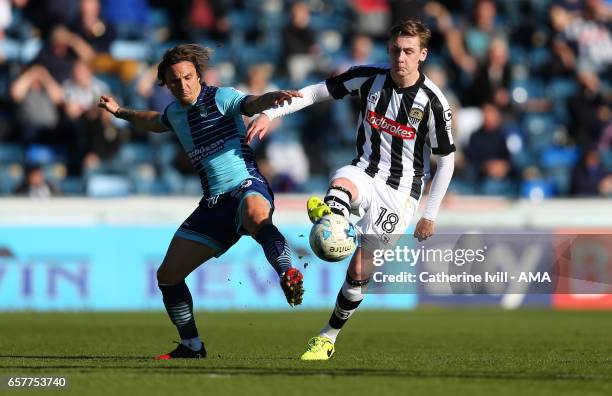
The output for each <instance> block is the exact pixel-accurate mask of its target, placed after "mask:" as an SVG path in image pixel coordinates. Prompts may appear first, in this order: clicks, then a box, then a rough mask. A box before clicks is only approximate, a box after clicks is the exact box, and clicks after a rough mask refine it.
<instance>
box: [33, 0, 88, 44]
mask: <svg viewBox="0 0 612 396" xmlns="http://www.w3.org/2000/svg"><path fill="white" fill-rule="evenodd" d="M26 3H27V4H26V5H25V8H24V14H25V17H26V19H27V20H29V21H30V22H32V23H33V24H34V26H36V27H37V28H38V29H40V30H41V33H42V36H43V37H47V36H48V35H49V33H50V32H51V31H52V30H53V29H54V27H55V26H57V25H62V26H69V25H70V24H72V23H74V22H75V21H76V20H77V19H78V18H79V3H80V0H44V1H41V0H27V1H26Z"/></svg>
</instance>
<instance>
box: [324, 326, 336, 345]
mask: <svg viewBox="0 0 612 396" xmlns="http://www.w3.org/2000/svg"><path fill="white" fill-rule="evenodd" d="M338 333H340V329H334V328H333V327H331V326H330V325H329V324H327V325H326V326H325V327H323V328H322V329H321V331H320V332H319V335H320V336H321V337H325V338H329V339H330V340H331V342H332V344H335V343H336V337H338Z"/></svg>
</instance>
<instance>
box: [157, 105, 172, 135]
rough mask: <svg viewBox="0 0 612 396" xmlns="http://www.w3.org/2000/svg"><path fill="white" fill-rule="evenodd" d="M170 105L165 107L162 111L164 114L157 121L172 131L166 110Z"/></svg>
mask: <svg viewBox="0 0 612 396" xmlns="http://www.w3.org/2000/svg"><path fill="white" fill-rule="evenodd" d="M171 105H172V103H170V104H169V105H168V106H166V108H165V109H164V112H163V113H162V114H161V116H160V117H159V120H160V121H161V123H162V124H164V125H165V126H167V127H168V129H169V130H171V131H174V128H172V124H171V123H170V120H169V119H168V108H170V106H171Z"/></svg>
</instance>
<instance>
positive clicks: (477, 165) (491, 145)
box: [466, 103, 512, 181]
mask: <svg viewBox="0 0 612 396" xmlns="http://www.w3.org/2000/svg"><path fill="white" fill-rule="evenodd" d="M482 113H483V125H482V128H480V129H479V130H477V131H476V132H474V133H473V134H472V136H470V143H469V145H468V148H467V151H466V154H467V157H468V159H469V161H470V163H471V166H472V168H473V169H474V171H475V173H476V177H477V180H479V181H482V180H484V179H486V178H490V179H494V180H503V179H506V178H507V177H508V176H509V173H510V171H511V168H512V165H511V163H510V152H509V151H508V147H507V145H506V138H505V136H504V133H503V131H502V128H501V126H502V116H501V113H500V111H499V109H498V108H497V107H496V106H495V105H494V104H491V103H485V104H483V105H482Z"/></svg>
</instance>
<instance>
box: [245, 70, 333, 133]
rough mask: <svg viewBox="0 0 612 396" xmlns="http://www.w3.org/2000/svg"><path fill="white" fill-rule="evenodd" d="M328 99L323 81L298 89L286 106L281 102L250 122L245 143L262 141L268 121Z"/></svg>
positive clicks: (268, 124)
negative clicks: (255, 139)
mask: <svg viewBox="0 0 612 396" xmlns="http://www.w3.org/2000/svg"><path fill="white" fill-rule="evenodd" d="M290 92H295V91H290ZM329 98H331V94H330V92H329V90H328V89H327V85H326V84H325V82H323V81H322V82H320V83H318V84H314V85H308V86H307V87H304V88H302V89H300V90H299V91H298V95H295V96H294V97H293V98H292V99H290V100H288V101H287V103H286V104H285V103H284V101H283V102H281V103H280V104H279V105H277V106H276V107H272V108H268V109H267V110H265V111H263V112H262V113H261V114H260V115H259V116H258V117H256V118H255V119H254V120H253V121H251V123H250V124H249V126H248V128H247V134H246V138H247V142H249V143H250V142H251V141H252V140H253V139H254V138H255V137H259V138H260V139H263V137H264V136H265V135H266V134H267V133H268V130H269V128H270V121H272V120H273V119H275V118H278V117H282V116H285V115H287V114H291V113H295V112H296V111H299V110H302V109H303V108H304V107H308V106H310V105H311V104H314V103H317V102H320V101H322V100H326V99H329ZM270 107H271V106H270Z"/></svg>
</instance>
